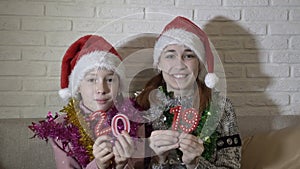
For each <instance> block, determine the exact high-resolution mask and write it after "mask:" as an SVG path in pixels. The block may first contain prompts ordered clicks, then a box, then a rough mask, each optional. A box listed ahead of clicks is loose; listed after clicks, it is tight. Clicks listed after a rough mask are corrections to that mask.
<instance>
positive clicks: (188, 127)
mask: <svg viewBox="0 0 300 169" xmlns="http://www.w3.org/2000/svg"><path fill="white" fill-rule="evenodd" d="M199 119H200V115H199V113H198V111H197V110H196V109H194V108H189V109H186V110H184V111H182V112H180V129H181V130H183V132H185V133H190V132H192V131H194V130H195V129H196V128H197V126H198V123H199Z"/></svg>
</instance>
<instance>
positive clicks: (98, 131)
mask: <svg viewBox="0 0 300 169" xmlns="http://www.w3.org/2000/svg"><path fill="white" fill-rule="evenodd" d="M90 120H91V121H93V120H98V121H97V123H96V125H95V127H94V134H95V136H96V137H99V136H101V135H104V134H108V133H110V132H111V127H106V128H104V122H105V121H106V120H107V118H106V113H105V112H104V111H96V112H94V113H92V114H91V115H90Z"/></svg>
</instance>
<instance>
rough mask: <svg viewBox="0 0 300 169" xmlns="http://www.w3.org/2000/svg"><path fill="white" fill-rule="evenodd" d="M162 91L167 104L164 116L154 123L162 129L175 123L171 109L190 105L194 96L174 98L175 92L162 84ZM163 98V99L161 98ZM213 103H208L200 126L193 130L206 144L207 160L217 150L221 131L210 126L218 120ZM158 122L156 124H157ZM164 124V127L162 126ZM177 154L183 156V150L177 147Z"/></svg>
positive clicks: (203, 154) (205, 153) (204, 154)
mask: <svg viewBox="0 0 300 169" xmlns="http://www.w3.org/2000/svg"><path fill="white" fill-rule="evenodd" d="M158 89H159V90H160V91H161V92H163V93H164V94H165V96H166V100H168V101H165V102H164V103H166V104H165V106H164V108H163V114H162V116H161V117H160V118H159V119H158V120H156V122H154V125H155V126H156V127H158V126H160V127H158V128H160V129H170V128H171V126H172V123H173V118H174V114H173V113H170V109H172V108H174V107H176V106H179V105H184V104H185V105H189V104H191V103H192V99H193V98H192V97H190V98H175V99H174V93H173V92H167V89H166V87H164V86H160V87H159V88H158ZM161 100H162V99H161ZM211 105H212V104H210V105H208V106H207V108H206V109H205V110H204V111H203V112H202V114H201V119H200V121H199V123H198V126H197V127H196V129H195V130H194V131H192V132H191V134H193V135H194V136H197V137H199V138H201V139H202V140H203V145H204V152H203V153H202V155H201V156H202V157H204V158H205V159H206V160H209V159H211V158H212V155H213V154H214V152H215V149H216V141H217V138H218V136H219V133H218V132H217V131H216V130H215V128H214V130H213V131H211V128H210V127H207V126H209V125H210V124H212V123H214V124H213V126H216V125H215V124H217V121H218V117H215V116H214V115H213V113H217V112H213V111H212V110H213V108H212V107H213V106H211ZM155 123H156V124H155ZM155 126H153V127H154V128H156V127H155ZM161 126H164V127H161ZM177 154H178V155H179V156H180V157H182V152H181V151H180V150H179V149H177Z"/></svg>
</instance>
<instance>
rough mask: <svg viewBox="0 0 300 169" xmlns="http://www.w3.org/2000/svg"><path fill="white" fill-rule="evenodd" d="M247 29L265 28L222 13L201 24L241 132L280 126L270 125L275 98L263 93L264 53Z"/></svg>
mask: <svg viewBox="0 0 300 169" xmlns="http://www.w3.org/2000/svg"><path fill="white" fill-rule="evenodd" d="M251 29H254V30H253V31H258V33H260V32H259V31H261V30H265V29H262V28H261V27H259V25H258V26H256V27H255V26H251V28H247V27H245V26H242V25H240V24H239V23H237V22H236V21H232V20H230V19H228V18H225V17H223V16H218V17H215V18H214V19H212V20H211V21H209V23H207V24H206V25H205V26H204V27H203V30H204V31H205V32H206V33H207V34H208V35H209V38H210V40H211V41H212V43H213V44H214V46H215V48H216V50H217V52H218V53H219V55H220V58H221V60H222V62H223V66H224V69H225V74H226V81H227V96H228V97H229V98H230V99H231V100H232V102H233V105H234V108H235V110H236V114H237V115H238V123H239V126H240V130H241V133H242V134H243V133H244V135H251V134H254V133H256V132H258V131H259V132H262V131H269V130H272V129H276V128H283V127H284V126H278V125H282V124H274V119H275V118H277V117H276V116H278V115H279V109H278V106H277V103H276V102H274V100H276V99H274V98H270V97H269V96H268V95H267V93H265V89H266V88H267V87H268V85H269V84H270V82H271V77H269V76H268V75H266V74H264V72H263V71H262V68H263V65H262V64H266V63H267V62H268V54H267V53H266V52H263V51H261V50H260V47H259V46H258V45H257V43H256V39H255V35H253V34H252V33H251V32H250V31H251ZM286 125H287V124H286Z"/></svg>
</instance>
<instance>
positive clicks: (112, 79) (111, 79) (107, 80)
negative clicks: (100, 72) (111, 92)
mask: <svg viewBox="0 0 300 169" xmlns="http://www.w3.org/2000/svg"><path fill="white" fill-rule="evenodd" d="M113 81H114V78H113V77H107V78H106V82H107V83H112V82H113Z"/></svg>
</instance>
